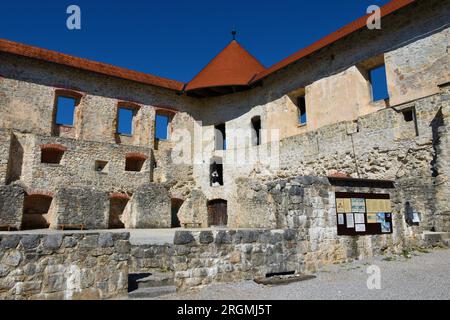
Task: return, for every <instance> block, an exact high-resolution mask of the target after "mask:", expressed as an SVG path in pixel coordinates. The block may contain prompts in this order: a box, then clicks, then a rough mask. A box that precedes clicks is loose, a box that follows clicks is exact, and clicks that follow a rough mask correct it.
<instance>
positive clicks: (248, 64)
mask: <svg viewBox="0 0 450 320" xmlns="http://www.w3.org/2000/svg"><path fill="white" fill-rule="evenodd" d="M264 70H266V68H265V67H264V66H263V65H262V64H261V63H260V62H259V61H258V60H256V58H255V57H253V56H252V55H251V54H250V53H249V52H248V51H247V50H245V49H244V48H243V47H242V46H241V45H240V44H239V43H238V42H237V41H236V40H233V41H231V42H230V43H229V44H228V46H227V47H226V48H225V49H223V50H222V51H221V52H220V53H219V54H218V55H217V56H216V57H215V58H214V59H212V60H211V62H210V63H208V65H206V67H205V68H203V70H202V71H200V73H199V74H197V75H196V76H195V77H194V79H192V80H191V81H190V82H189V83H188V84H187V85H186V88H185V90H186V91H187V92H193V91H196V92H200V91H201V90H203V89H205V90H203V92H205V91H208V90H207V89H208V88H215V89H216V92H217V93H218V94H220V92H225V91H226V89H225V87H232V88H233V91H236V90H235V89H237V88H239V87H242V86H248V84H249V82H250V81H251V80H252V79H253V78H254V77H255V75H256V74H257V73H259V72H262V71H264ZM211 90H212V89H211ZM211 90H209V91H211Z"/></svg>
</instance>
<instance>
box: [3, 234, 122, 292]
mask: <svg viewBox="0 0 450 320" xmlns="http://www.w3.org/2000/svg"><path fill="white" fill-rule="evenodd" d="M128 239H129V233H127V232H122V233H109V232H68V231H66V232H58V233H46V234H38V233H24V232H21V233H16V232H13V233H5V232H1V233H0V299H17V300H21V299H46V300H47V299H58V300H61V299H67V300H70V299H106V298H114V297H117V296H120V295H126V294H127V290H128V259H129V255H130V243H129V240H128Z"/></svg>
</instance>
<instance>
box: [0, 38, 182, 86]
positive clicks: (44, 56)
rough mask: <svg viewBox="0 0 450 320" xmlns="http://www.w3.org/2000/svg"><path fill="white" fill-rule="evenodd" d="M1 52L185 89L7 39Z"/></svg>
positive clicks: (168, 81)
mask: <svg viewBox="0 0 450 320" xmlns="http://www.w3.org/2000/svg"><path fill="white" fill-rule="evenodd" d="M0 51H3V52H8V53H13V54H17V55H21V56H25V57H29V58H35V59H39V60H44V61H49V62H53V63H58V64H62V65H65V66H69V67H74V68H77V69H82V70H87V71H93V72H96V73H101V74H105V75H108V76H113V77H117V78H122V79H126V80H131V81H136V82H140V83H144V84H150V85H154V86H158V87H163V88H167V89H172V90H177V91H181V90H183V87H184V84H183V83H182V82H178V81H175V80H169V79H165V78H160V77H156V76H153V75H150V74H146V73H142V72H137V71H132V70H128V69H125V68H120V67H116V66H113V65H110V64H106V63H101V62H95V61H92V60H87V59H82V58H77V57H74V56H70V55H67V54H63V53H59V52H56V51H52V50H47V49H41V48H37V47H32V46H28V45H25V44H21V43H17V42H13V41H9V40H5V39H0Z"/></svg>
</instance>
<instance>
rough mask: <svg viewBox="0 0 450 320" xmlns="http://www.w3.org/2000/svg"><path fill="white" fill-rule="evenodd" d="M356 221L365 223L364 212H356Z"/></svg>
mask: <svg viewBox="0 0 450 320" xmlns="http://www.w3.org/2000/svg"><path fill="white" fill-rule="evenodd" d="M355 223H365V221H364V213H355Z"/></svg>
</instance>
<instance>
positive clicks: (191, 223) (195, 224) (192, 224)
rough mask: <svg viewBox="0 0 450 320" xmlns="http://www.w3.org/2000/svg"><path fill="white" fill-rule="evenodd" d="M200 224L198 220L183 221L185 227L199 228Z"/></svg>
mask: <svg viewBox="0 0 450 320" xmlns="http://www.w3.org/2000/svg"><path fill="white" fill-rule="evenodd" d="M201 225H202V224H201V223H198V222H186V223H183V227H184V228H185V229H186V228H200V226H201Z"/></svg>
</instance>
